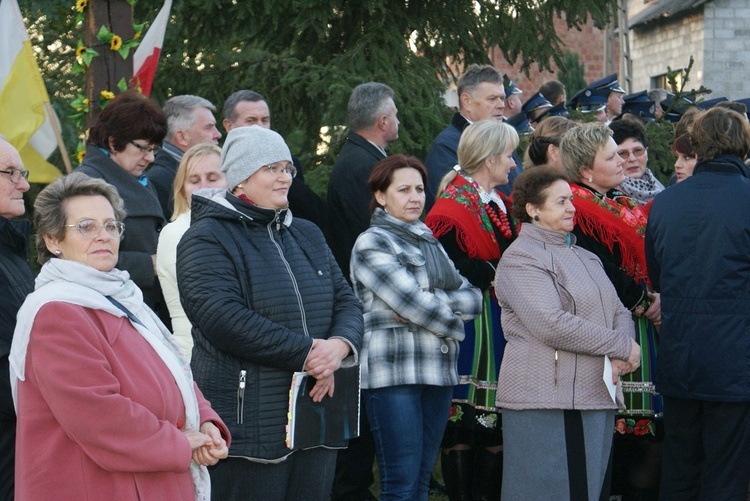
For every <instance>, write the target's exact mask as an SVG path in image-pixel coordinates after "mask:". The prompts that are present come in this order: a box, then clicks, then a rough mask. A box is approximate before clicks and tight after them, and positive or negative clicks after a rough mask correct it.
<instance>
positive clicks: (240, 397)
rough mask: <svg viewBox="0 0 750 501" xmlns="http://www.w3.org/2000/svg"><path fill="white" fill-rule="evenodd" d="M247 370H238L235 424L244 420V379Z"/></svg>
mask: <svg viewBox="0 0 750 501" xmlns="http://www.w3.org/2000/svg"><path fill="white" fill-rule="evenodd" d="M246 377H247V371H246V370H241V371H240V383H239V385H238V387H237V424H242V423H243V421H244V420H245V381H246Z"/></svg>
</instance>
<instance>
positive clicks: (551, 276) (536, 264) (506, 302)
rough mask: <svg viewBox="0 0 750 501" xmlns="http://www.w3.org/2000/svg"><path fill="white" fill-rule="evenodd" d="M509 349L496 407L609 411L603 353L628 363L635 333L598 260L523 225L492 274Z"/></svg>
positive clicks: (570, 241)
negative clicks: (519, 233)
mask: <svg viewBox="0 0 750 501" xmlns="http://www.w3.org/2000/svg"><path fill="white" fill-rule="evenodd" d="M495 291H496V294H497V298H498V302H499V303H500V306H501V307H502V325H503V332H504V333H505V337H506V339H507V340H508V345H507V346H506V348H505V355H504V357H503V363H502V365H501V368H500V375H499V377H498V390H497V396H496V404H497V406H498V407H501V408H506V409H513V410H523V409H578V410H592V409H614V408H616V405H615V404H614V402H613V401H612V398H611V397H610V396H609V393H608V391H607V388H606V385H605V383H604V379H603V377H602V376H603V373H604V355H608V356H609V357H610V358H619V359H627V357H628V355H629V353H630V346H631V341H630V340H631V338H634V336H635V330H634V325H633V321H632V318H631V313H630V312H629V311H628V310H627V309H626V308H625V307H624V306H623V305H622V303H621V302H620V300H619V299H618V298H617V293H616V292H615V289H614V287H613V286H612V283H611V282H610V281H609V279H608V278H607V276H606V275H605V273H604V270H603V268H602V264H601V261H600V260H599V258H598V257H596V256H595V255H594V254H592V253H591V252H588V251H586V250H584V249H581V248H579V247H576V246H575V236H574V235H572V234H569V235H564V234H562V233H557V232H554V231H550V230H545V229H542V228H539V227H537V226H535V225H533V224H530V223H524V225H523V228H522V231H521V235H520V236H519V237H518V239H517V240H516V241H515V242H514V243H513V244H511V245H510V247H509V248H508V249H507V250H506V251H505V254H504V255H503V258H502V259H501V260H500V264H499V266H498V268H497V274H496V278H495Z"/></svg>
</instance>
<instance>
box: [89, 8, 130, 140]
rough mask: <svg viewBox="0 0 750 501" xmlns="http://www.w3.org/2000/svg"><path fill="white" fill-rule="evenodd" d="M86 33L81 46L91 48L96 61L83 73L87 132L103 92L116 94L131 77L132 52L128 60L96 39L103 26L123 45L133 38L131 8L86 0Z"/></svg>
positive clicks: (95, 116)
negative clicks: (95, 52)
mask: <svg viewBox="0 0 750 501" xmlns="http://www.w3.org/2000/svg"><path fill="white" fill-rule="evenodd" d="M85 24H86V29H85V35H84V43H85V44H86V46H87V47H92V48H94V49H95V50H96V51H97V52H98V53H99V57H95V58H94V59H93V60H92V61H91V66H90V67H89V68H88V70H87V71H86V89H85V95H86V97H87V98H88V100H89V103H90V111H89V114H88V116H87V117H86V128H87V129H88V128H90V127H91V126H92V125H93V124H94V123H95V122H96V119H97V117H98V116H99V112H100V111H101V109H100V108H99V97H100V93H101V91H103V90H108V91H112V92H114V93H116V92H117V82H119V81H120V79H122V78H125V81H126V82H129V81H130V79H131V78H132V77H133V51H130V53H129V54H128V58H127V59H123V58H122V57H121V56H120V54H118V53H117V52H116V51H113V50H111V49H110V44H109V43H103V42H101V41H99V40H98V39H97V38H96V35H97V33H99V30H100V29H101V27H102V26H106V27H107V29H108V30H109V31H110V32H112V33H114V34H116V35H117V36H119V37H120V38H121V39H122V40H123V41H125V40H129V39H131V38H133V7H132V6H131V5H130V4H129V3H128V2H127V0H89V6H88V9H86V20H85Z"/></svg>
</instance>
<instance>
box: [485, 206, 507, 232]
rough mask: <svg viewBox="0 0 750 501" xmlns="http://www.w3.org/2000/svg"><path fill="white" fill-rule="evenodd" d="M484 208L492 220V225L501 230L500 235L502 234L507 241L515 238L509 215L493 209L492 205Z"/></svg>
mask: <svg viewBox="0 0 750 501" xmlns="http://www.w3.org/2000/svg"><path fill="white" fill-rule="evenodd" d="M484 208H485V210H486V211H487V216H488V217H489V218H490V221H492V225H493V226H494V227H495V228H497V229H498V230H500V233H502V235H503V236H504V237H505V238H506V239H510V238H511V237H512V236H513V232H511V229H510V221H509V220H508V215H507V214H505V212H503V211H502V210H500V209H499V208H498V209H497V210H495V209H493V208H492V206H491V205H490V204H484Z"/></svg>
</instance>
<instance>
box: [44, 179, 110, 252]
mask: <svg viewBox="0 0 750 501" xmlns="http://www.w3.org/2000/svg"><path fill="white" fill-rule="evenodd" d="M81 196H84V197H95V196H102V197H104V198H106V199H107V200H108V201H109V203H110V204H111V205H112V209H113V210H114V212H115V219H117V220H118V221H122V220H123V219H125V209H124V207H123V202H122V199H121V198H120V195H119V194H118V193H117V189H116V188H115V187H114V186H112V185H111V184H109V183H107V182H106V181H104V180H103V179H98V178H94V177H89V176H87V175H86V174H84V173H82V172H73V173H72V174H68V175H67V176H63V177H58V178H57V179H55V180H54V181H53V182H52V183H50V184H49V185H47V187H46V188H44V189H43V190H42V191H41V192H39V194H38V195H37V196H36V200H34V226H35V227H36V239H35V243H36V251H37V261H38V262H39V264H44V263H46V262H47V261H49V260H50V258H52V257H54V255H53V254H52V252H50V250H49V249H47V244H46V243H45V242H44V237H45V236H47V237H52V238H54V239H56V240H60V241H62V240H64V239H65V224H66V223H67V217H68V216H67V214H66V212H65V208H66V207H65V205H66V204H65V202H66V201H67V200H68V199H70V198H73V197H81Z"/></svg>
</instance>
